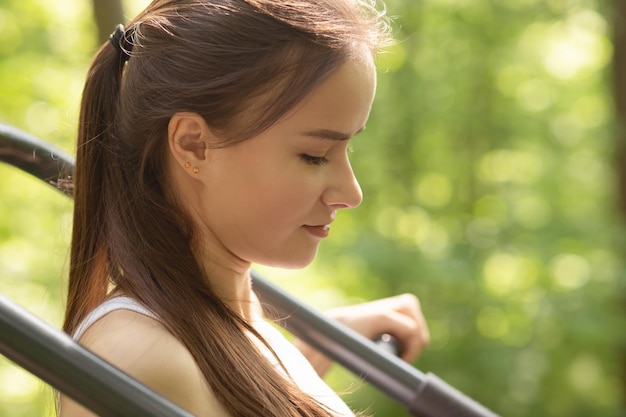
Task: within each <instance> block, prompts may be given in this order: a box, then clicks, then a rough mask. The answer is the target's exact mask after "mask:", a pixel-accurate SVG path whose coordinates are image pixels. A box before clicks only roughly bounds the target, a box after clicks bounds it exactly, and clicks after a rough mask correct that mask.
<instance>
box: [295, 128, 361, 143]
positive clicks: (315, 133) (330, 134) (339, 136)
mask: <svg viewBox="0 0 626 417" xmlns="http://www.w3.org/2000/svg"><path fill="white" fill-rule="evenodd" d="M364 130H365V126H363V127H362V128H360V129H359V130H357V131H356V133H355V134H354V135H350V134H347V133H343V132H337V131H335V130H330V129H317V130H310V131H307V132H304V133H303V135H304V136H309V137H312V138H319V139H326V140H348V139H350V138H351V137H352V136H356V135H358V134H359V133H361V132H362V131H364Z"/></svg>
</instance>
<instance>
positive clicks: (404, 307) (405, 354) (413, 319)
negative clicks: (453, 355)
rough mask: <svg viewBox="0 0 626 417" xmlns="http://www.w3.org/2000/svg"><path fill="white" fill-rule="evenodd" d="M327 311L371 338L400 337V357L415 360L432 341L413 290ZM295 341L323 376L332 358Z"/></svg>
mask: <svg viewBox="0 0 626 417" xmlns="http://www.w3.org/2000/svg"><path fill="white" fill-rule="evenodd" d="M327 313H328V315H329V316H330V317H331V318H333V319H335V320H337V321H339V322H341V323H343V324H345V325H346V326H348V327H350V328H351V329H353V330H355V331H356V332H358V333H360V334H361V335H363V336H365V337H366V338H368V339H370V340H373V339H375V338H376V337H378V336H380V335H381V334H383V333H389V334H390V335H392V336H393V337H395V338H396V339H397V341H398V343H399V344H400V357H401V358H402V359H404V360H405V361H407V362H413V361H414V360H415V359H416V358H417V356H418V355H419V353H420V352H421V351H422V349H424V347H425V346H426V345H427V344H428V342H429V341H430V334H429V331H428V325H427V324H426V320H425V319H424V315H423V314H422V310H421V307H420V302H419V300H418V299H417V297H416V296H414V295H412V294H402V295H398V296H395V297H389V298H383V299H380V300H376V301H371V302H367V303H363V304H357V305H353V306H347V307H339V308H335V309H332V310H330V311H328V312H327ZM295 345H296V347H298V349H300V351H301V352H302V354H303V355H304V356H305V357H306V358H307V359H308V360H309V362H311V364H312V365H313V367H314V368H315V370H316V371H317V373H318V374H319V375H320V376H323V375H324V374H325V373H326V371H328V369H329V368H330V366H331V364H332V362H331V360H330V359H328V358H327V357H325V356H324V355H323V354H321V353H320V352H318V351H316V350H315V349H313V348H312V347H311V346H309V345H307V344H305V343H304V342H302V341H300V340H296V342H295Z"/></svg>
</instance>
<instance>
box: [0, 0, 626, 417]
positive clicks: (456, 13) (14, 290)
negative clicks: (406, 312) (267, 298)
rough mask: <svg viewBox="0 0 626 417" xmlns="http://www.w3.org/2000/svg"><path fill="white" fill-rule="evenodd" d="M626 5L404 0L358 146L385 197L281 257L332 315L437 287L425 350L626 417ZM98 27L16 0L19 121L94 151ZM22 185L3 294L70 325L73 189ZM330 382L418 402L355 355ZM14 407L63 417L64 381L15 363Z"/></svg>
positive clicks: (68, 5) (477, 378)
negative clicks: (305, 248)
mask: <svg viewBox="0 0 626 417" xmlns="http://www.w3.org/2000/svg"><path fill="white" fill-rule="evenodd" d="M620 1H622V0H615V4H618V3H619V2H620ZM145 4H146V2H145V1H138V0H137V1H132V2H127V3H125V8H126V9H125V10H126V14H127V15H128V16H131V15H134V14H135V13H136V12H137V11H138V10H140V9H141V8H142V7H143V6H145ZM610 6H611V4H610V3H609V1H608V0H606V1H603V0H506V1H501V0H389V1H388V2H387V7H388V11H389V14H390V15H392V16H394V17H395V31H396V37H397V38H398V40H399V43H398V44H397V45H396V46H394V47H393V48H390V49H389V51H387V53H386V54H384V55H382V56H381V57H380V58H379V67H380V74H379V89H378V95H377V99H376V102H375V106H374V109H373V113H372V116H371V119H370V121H369V123H368V126H367V130H366V131H365V132H364V133H363V134H362V135H359V137H358V138H357V139H355V140H354V142H353V147H354V148H355V153H354V154H353V156H352V161H353V164H354V167H355V170H356V173H357V175H358V177H359V179H360V182H361V185H362V188H363V190H364V194H365V200H364V203H363V205H362V206H361V207H360V208H358V209H357V210H353V211H351V212H345V213H341V214H340V216H339V218H338V220H337V222H335V223H334V224H333V231H332V236H331V238H330V239H329V240H328V241H327V242H325V244H324V246H323V247H322V249H321V251H320V255H319V257H318V259H317V260H316V262H315V263H314V264H313V265H312V266H311V267H310V268H307V269H306V270H303V271H278V270H269V269H266V268H261V270H262V272H263V273H265V275H267V276H268V277H270V278H272V279H273V280H275V281H276V282H279V283H280V284H281V285H283V286H284V287H285V288H287V289H288V290H289V291H291V292H292V293H294V294H296V295H297V296H299V297H300V298H302V299H304V300H305V301H306V302H307V303H309V304H313V305H315V306H317V307H319V308H322V309H323V308H327V307H332V306H336V305H341V304H345V303H353V302H359V301H364V300H372V299H375V298H380V297H384V296H389V295H394V294H398V293H401V292H412V293H414V294H416V295H418V296H419V298H420V300H421V302H422V307H423V311H424V313H425V315H426V317H427V319H428V322H429V325H430V329H431V333H432V343H431V345H430V347H429V348H428V349H427V350H426V351H425V352H424V353H423V354H422V356H421V357H420V358H419V360H418V361H417V362H416V366H417V367H418V368H419V369H420V370H422V371H424V372H426V371H431V372H434V373H435V374H437V375H438V376H440V377H442V378H443V379H444V380H446V381H447V382H449V383H451V384H452V385H454V386H456V387H457V388H459V389H460V390H461V391H463V392H465V393H467V394H469V395H470V396H472V397H473V398H475V399H477V400H479V401H480V402H482V403H483V404H485V405H487V406H488V407H489V408H491V409H493V410H494V411H496V412H498V413H499V414H501V415H503V416H508V417H531V416H532V417H537V416H551V417H573V416H594V417H609V416H621V415H624V411H625V407H624V405H623V402H624V397H623V392H624V378H625V377H626V375H625V372H626V371H624V367H623V364H624V362H625V361H624V359H625V356H624V355H625V354H626V351H625V350H624V342H625V340H624V333H625V332H624V329H626V327H625V324H626V323H625V320H624V305H623V296H624V288H623V283H624V278H625V277H624V272H623V271H624V262H623V255H624V252H625V251H624V247H625V246H624V244H625V242H624V239H623V238H622V235H623V234H624V228H623V213H622V212H621V211H620V209H619V204H618V200H619V198H618V185H617V183H618V181H617V177H616V170H615V168H614V167H615V165H616V164H617V163H618V162H620V161H618V160H617V156H616V141H617V135H616V131H617V128H616V123H615V114H614V109H613V100H612V94H613V92H612V91H613V90H612V89H613V88H614V87H613V85H612V79H611V73H610V66H611V60H612V57H613V48H612V44H611V39H610V37H611V32H612V25H613V24H614V23H613V18H612V11H611V10H612V9H611V7H610ZM621 23H622V24H624V22H621ZM111 29H112V28H111ZM96 38H97V29H96V26H95V23H94V20H93V15H92V4H91V2H90V1H87V0H71V1H70V0H66V1H62V2H60V1H58V2H50V1H46V0H20V1H15V0H0V122H5V123H9V124H11V125H14V126H16V127H19V128H21V129H23V130H25V131H27V132H29V133H32V134H34V135H36V136H39V137H41V138H43V139H45V140H47V141H49V142H52V143H54V144H55V145H57V146H59V147H61V148H62V149H64V150H66V151H67V152H68V153H73V141H74V136H75V130H76V120H77V112H78V103H79V99H80V93H81V89H82V84H83V81H84V76H85V72H86V68H87V66H88V64H89V61H90V58H91V56H92V55H93V53H94V51H95V49H96V48H97V40H96ZM621 163H622V164H623V163H625V161H621ZM0 190H1V193H2V194H1V196H0V201H1V202H2V203H1V205H0V273H1V277H0V292H1V293H2V294H4V295H6V296H8V297H10V298H11V299H13V300H14V301H16V302H17V303H19V304H21V305H22V306H24V307H26V308H27V309H28V310H30V311H31V312H33V313H34V314H36V315H37V316H39V317H41V318H43V319H44V320H46V321H47V322H49V323H51V324H53V325H54V326H56V327H59V326H60V324H61V319H62V308H63V302H64V296H65V282H66V272H67V271H66V263H67V260H68V241H69V233H70V230H69V227H70V217H71V201H69V199H67V198H65V197H64V196H62V195H61V194H60V193H58V192H56V191H54V190H52V189H51V188H50V187H49V186H46V185H45V184H42V183H41V182H40V181H37V180H34V179H32V178H31V177H29V176H28V175H26V174H23V173H20V172H17V170H16V169H14V168H10V167H6V166H0ZM329 381H330V383H331V384H332V385H333V387H335V388H337V389H338V390H342V391H346V390H352V391H354V393H353V394H350V395H349V396H347V400H348V401H349V402H350V404H351V405H353V406H354V407H355V408H357V409H365V408H369V409H370V410H372V412H373V413H374V414H375V415H377V416H391V417H396V416H398V417H400V416H405V415H408V414H407V413H406V412H405V411H403V409H402V408H401V407H399V406H397V405H395V404H393V402H391V401H390V400H389V399H388V398H386V397H385V396H384V395H383V394H379V393H377V392H375V390H373V389H372V388H371V387H368V386H365V385H363V384H361V383H360V382H359V381H358V380H357V379H355V378H354V377H352V376H351V375H349V374H348V373H347V372H346V371H344V370H342V369H341V368H335V369H334V370H333V371H332V373H331V375H330V377H329ZM0 415H3V416H5V415H6V416H16V417H17V416H20V417H21V416H29V417H30V416H52V415H53V396H52V393H51V391H50V389H49V388H47V387H45V386H44V384H42V383H40V382H39V381H38V380H37V379H36V378H34V377H32V376H30V375H29V374H28V373H26V372H24V371H22V370H21V369H20V368H18V367H16V366H14V365H12V364H11V363H10V362H8V361H6V360H3V359H2V360H0Z"/></svg>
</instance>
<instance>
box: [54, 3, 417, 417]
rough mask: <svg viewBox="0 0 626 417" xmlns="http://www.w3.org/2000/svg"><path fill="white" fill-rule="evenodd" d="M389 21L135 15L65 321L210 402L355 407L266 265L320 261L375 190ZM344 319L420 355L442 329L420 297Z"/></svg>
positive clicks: (272, 12) (171, 386)
mask: <svg viewBox="0 0 626 417" xmlns="http://www.w3.org/2000/svg"><path fill="white" fill-rule="evenodd" d="M386 27H387V26H386V22H385V19H384V16H383V15H382V13H379V12H377V11H376V10H375V9H374V8H373V7H372V5H371V4H370V3H367V2H366V1H365V0H177V1H174V0H156V1H154V2H153V3H152V4H150V5H149V6H148V8H147V9H146V10H145V11H144V12H142V13H141V14H140V15H139V16H137V17H136V18H135V19H134V20H132V21H131V22H130V23H129V24H128V25H127V26H126V28H123V27H118V29H117V30H116V32H115V33H114V34H113V35H112V38H111V42H107V43H106V44H105V45H103V46H102V47H101V49H100V50H99V52H98V54H97V56H96V57H95V59H94V62H93V64H92V66H91V68H90V70H89V74H88V77H87V82H86V85H85V90H84V94H83V100H82V107H81V115H80V125H79V134H78V146H77V159H76V171H75V196H74V200H75V203H74V204H75V211H74V225H73V236H72V250H71V267H70V281H69V294H68V305H67V311H66V320H65V324H64V330H65V331H66V332H68V333H69V334H71V335H73V336H74V337H75V338H76V339H77V340H79V341H80V343H82V344H83V345H85V346H86V347H88V348H89V349H91V350H93V351H94V352H96V353H97V354H99V355H101V356H102V357H104V358H105V359H107V360H108V361H110V362H111V363H113V364H115V365H116V366H118V367H119V368H121V369H122V370H124V371H125V372H127V373H129V374H130V375H131V376H133V377H135V378H137V379H138V380H139V381H141V382H143V383H144V384H146V385H148V386H149V387H151V388H153V389H154V390H156V391H157V392H159V393H161V394H162V395H164V396H165V397H167V398H169V399H171V400H172V401H174V402H175V403H177V404H179V405H180V406H182V407H183V408H185V409H187V410H189V411H190V412H191V413H193V414H195V415H198V416H211V417H215V416H233V417H234V416H281V417H282V416H285V417H286V416H349V415H352V412H351V411H350V410H349V408H348V407H347V406H346V404H345V403H343V402H342V401H341V399H340V398H339V397H338V396H337V395H336V394H334V393H333V392H332V391H331V390H330V389H329V388H328V386H327V385H325V384H324V383H323V382H322V380H321V379H320V378H319V376H318V375H322V374H323V373H324V372H325V370H326V369H327V368H328V366H329V364H330V361H329V360H328V359H326V358H324V357H323V356H322V355H321V354H319V353H318V352H315V351H314V350H312V349H311V348H310V347H308V346H306V345H304V344H302V343H298V342H297V343H296V344H295V346H294V345H292V344H290V343H289V342H287V340H286V339H284V338H283V337H282V335H281V334H280V333H278V332H277V331H276V330H275V329H274V328H273V327H272V326H271V325H270V324H268V323H267V321H266V320H265V319H264V316H263V306H262V305H261V304H260V302H259V300H258V299H257V298H256V297H255V295H254V292H253V289H252V288H251V281H250V276H249V269H250V265H251V263H259V264H264V265H270V266H279V267H287V268H300V267H304V266H305V265H307V264H309V263H310V262H311V261H312V259H313V258H314V256H315V254H316V251H317V247H318V245H319V244H320V242H321V240H323V239H324V238H325V237H327V236H328V234H329V232H330V225H331V223H332V222H333V220H334V219H335V216H336V215H337V212H338V211H339V210H341V209H347V208H352V207H356V206H358V205H359V203H360V202H361V198H362V195H361V190H360V188H359V185H358V183H357V181H356V179H355V177H354V174H353V172H352V168H351V166H350V162H349V160H348V156H347V151H348V144H349V142H350V139H351V138H352V137H353V136H354V135H356V134H357V133H358V132H360V131H361V130H362V129H363V128H364V127H365V123H366V121H367V118H368V115H369V111H370V107H371V104H372V100H373V97H374V90H375V84H376V73H375V68H374V54H375V52H376V51H377V49H378V48H379V47H380V46H381V45H383V44H384V43H385V42H386V41H387V40H388V37H387V36H388V35H387V31H386ZM333 314H334V316H335V317H336V318H337V319H339V320H341V321H343V322H344V323H346V324H348V325H349V326H351V327H353V328H354V329H356V330H357V331H359V332H361V333H362V334H364V335H365V336H366V337H371V338H373V337H375V336H377V335H379V334H381V333H383V332H388V333H391V334H393V335H394V336H396V337H397V338H398V339H399V341H400V343H401V345H402V348H403V358H404V359H406V360H409V361H411V360H413V359H415V357H416V356H417V354H418V352H419V351H420V350H421V349H422V348H423V346H424V345H425V344H426V343H427V341H428V330H427V328H426V324H425V322H424V319H423V317H422V314H421V312H420V309H419V304H418V302H417V299H416V298H415V297H414V296H409V295H403V296H399V297H395V298H391V299H385V300H380V301H375V302H372V303H368V304H365V305H360V306H355V307H346V308H342V309H338V310H336V311H334V313H333ZM59 407H60V414H61V415H62V416H63V417H75V416H89V415H91V414H90V413H89V412H88V411H87V410H85V409H83V408H82V407H80V406H79V405H77V404H76V403H74V402H73V401H71V400H70V399H68V398H66V397H64V396H61V400H60V405H59Z"/></svg>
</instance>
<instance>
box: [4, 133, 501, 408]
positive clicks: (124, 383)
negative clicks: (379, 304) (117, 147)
mask: <svg viewBox="0 0 626 417" xmlns="http://www.w3.org/2000/svg"><path fill="white" fill-rule="evenodd" d="M0 162H5V163H8V164H10V165H13V166H15V167H17V168H19V169H21V170H23V171H25V172H28V173H30V174H32V175H33V176H35V177H36V178H38V179H40V180H43V181H45V182H46V183H48V184H50V185H52V186H54V187H55V188H57V189H58V190H60V191H61V192H64V193H65V194H67V195H68V196H71V195H72V171H73V167H74V161H73V159H72V158H71V157H70V156H68V155H67V154H65V153H64V152H62V151H60V150H59V149H57V148H55V147H53V146H52V145H50V144H48V143H46V142H44V141H42V140H40V139H38V138H36V137H34V136H32V135H29V134H27V133H25V132H23V131H21V130H19V129H16V128H14V127H11V126H8V125H5V124H1V123H0ZM252 278H253V286H254V289H255V291H256V292H257V294H258V295H259V297H260V298H261V300H262V301H263V302H264V303H267V304H269V305H271V306H272V307H273V309H274V310H275V311H276V312H277V313H278V314H279V315H280V316H281V317H285V320H284V322H283V323H282V324H283V325H284V326H285V328H286V329H287V330H288V331H289V332H291V333H292V334H294V335H295V336H297V337H299V338H301V339H302V340H303V341H305V342H307V343H308V344H310V345H311V346H313V347H315V348H316V349H318V350H319V351H321V352H322V353H324V354H325V355H326V356H328V357H329V358H331V359H332V360H334V361H336V362H337V363H339V364H340V365H342V366H344V367H345V368H347V369H349V370H350V371H352V372H353V373H355V374H356V375H358V376H359V377H361V378H363V379H364V380H365V381H367V382H368V383H370V384H372V385H373V386H375V387H376V388H378V389H379V390H380V391H382V392H384V393H386V394H387V395H389V396H390V397H391V398H393V399H395V400H396V401H397V402H398V403H400V404H402V405H403V406H404V407H406V409H407V410H408V412H409V413H410V414H411V415H413V416H417V417H497V416H496V414H494V413H493V412H492V411H490V410H488V409H487V408H485V407H484V406H482V405H481V404H479V403H477V402H476V401H474V400H473V399H471V398H469V397H467V396H466V395H464V394H463V393H461V392H460V391H458V390H456V389H455V388H453V387H451V386H450V385H448V384H447V383H446V382H444V381H443V380H441V379H440V378H438V377H437V376H436V375H434V374H432V373H426V374H424V373H422V372H420V371H419V370H417V369H415V368H413V367H412V366H410V365H409V364H408V363H406V362H404V361H402V360H400V359H399V358H397V357H396V356H394V355H393V354H391V353H389V352H387V351H386V350H385V349H380V348H379V346H377V345H376V344H375V343H374V342H372V341H370V340H368V339H366V338H364V337H363V336H361V335H360V334H358V333H356V332H354V331H353V330H352V329H350V328H348V327H346V326H344V325H342V324H341V323H338V322H336V321H333V320H330V319H328V318H326V317H325V316H324V315H323V314H321V313H320V312H318V311H316V310H314V309H313V308H311V307H309V306H307V305H306V304H304V303H302V302H301V301H299V300H297V299H296V298H294V297H293V296H291V295H290V294H288V293H287V292H285V291H284V290H282V289H281V288H279V287H278V286H277V285H275V284H273V283H271V282H270V281H268V280H267V279H265V278H263V277H262V276H260V275H259V274H258V273H256V272H253V273H252ZM0 354H3V355H4V356H6V357H7V358H9V359H10V360H12V361H14V362H15V363H17V364H18V365H20V366H22V367H23V368H24V369H26V370H28V371H29V372H31V373H33V374H34V375H36V376H37V377H39V378H41V379H42V380H44V381H45V382H47V383H49V384H50V385H52V386H54V387H55V388H57V389H59V390H60V391H61V392H63V393H64V394H66V395H68V396H70V397H72V398H73V399H74V400H76V401H78V402H79V403H81V404H82V405H84V406H85V407H87V408H89V409H91V410H92V411H94V412H95V413H97V414H98V415H100V416H103V417H114V416H115V417H119V416H155V417H161V416H173V417H182V416H185V417H188V416H190V414H189V413H188V412H186V411H184V410H182V409H181V408H180V407H178V406H176V405H174V404H172V403H171V402H169V401H168V400H166V399H164V398H163V397H161V396H159V395H158V394H156V393H155V392H154V391H152V390H150V389H148V388H147V387H145V386H144V385H142V384H141V383H139V382H138V381H136V380H134V379H132V378H131V377H129V376H128V375H126V374H124V373H123V372H122V371H120V370H118V369H116V368H115V367H113V366H112V365H110V364H108V363H107V362H106V361H104V360H102V359H101V358H99V357H98V356H96V355H94V354H93V353H91V352H90V351H88V350H87V349H85V348H83V347H82V346H81V345H79V344H78V343H76V342H75V341H74V340H72V339H71V338H70V337H69V336H67V335H66V334H65V333H63V332H61V331H60V330H58V329H55V328H53V327H52V326H50V325H49V324H47V323H45V322H43V321H42V320H40V319H38V318H36V317H35V316H34V315H32V314H31V313H29V312H28V311H26V310H25V309H23V308H21V307H19V306H18V305H16V304H14V303H13V302H11V301H10V300H8V299H7V298H5V297H2V296H0Z"/></svg>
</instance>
